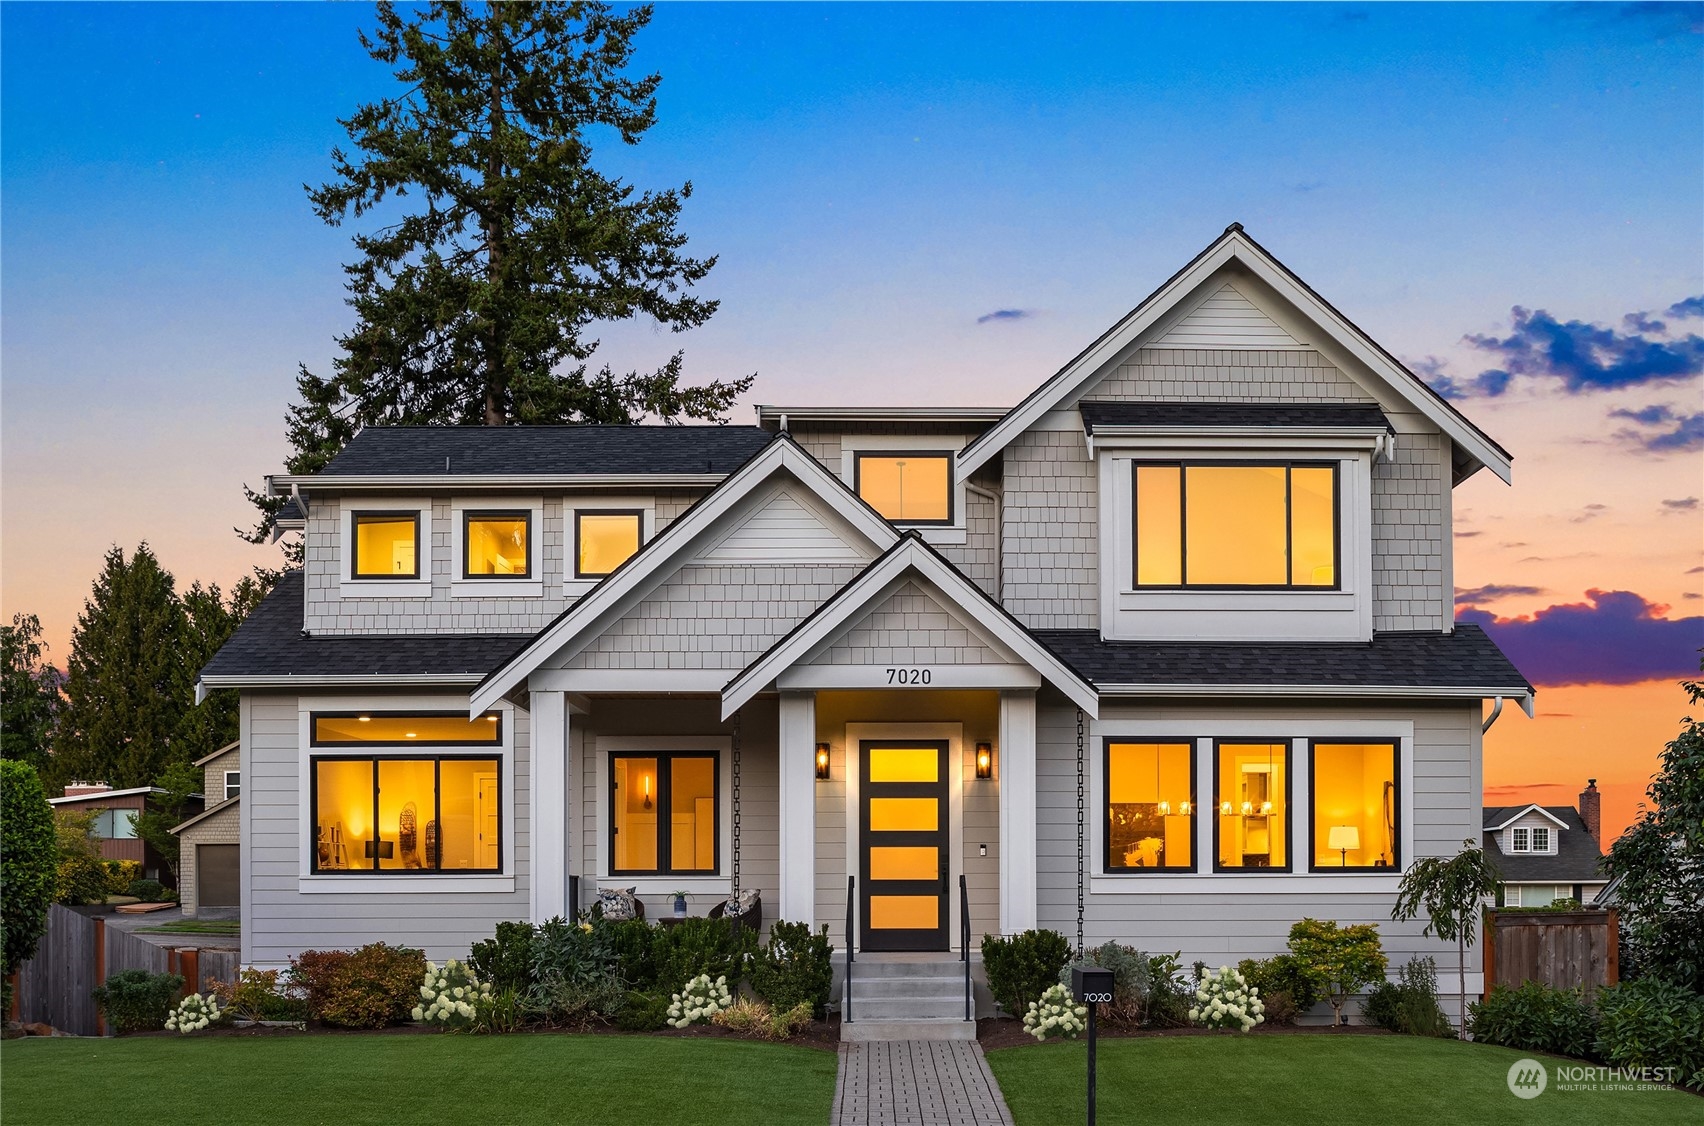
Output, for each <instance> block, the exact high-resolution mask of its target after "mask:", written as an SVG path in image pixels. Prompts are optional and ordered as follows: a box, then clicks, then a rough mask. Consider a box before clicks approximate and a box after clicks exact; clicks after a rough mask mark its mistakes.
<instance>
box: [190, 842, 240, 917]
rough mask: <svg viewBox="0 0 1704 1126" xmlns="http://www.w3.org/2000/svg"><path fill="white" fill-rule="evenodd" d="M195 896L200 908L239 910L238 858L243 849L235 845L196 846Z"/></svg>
mask: <svg viewBox="0 0 1704 1126" xmlns="http://www.w3.org/2000/svg"><path fill="white" fill-rule="evenodd" d="M195 848H196V852H195V879H196V888H195V896H196V901H197V903H198V904H199V905H200V906H202V907H240V906H242V899H241V893H240V892H239V891H238V890H237V888H238V883H237V870H238V868H239V864H238V862H237V857H238V854H239V852H240V851H241V849H242V846H241V845H234V844H204V845H196V846H195Z"/></svg>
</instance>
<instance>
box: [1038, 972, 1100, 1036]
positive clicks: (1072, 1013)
mask: <svg viewBox="0 0 1704 1126" xmlns="http://www.w3.org/2000/svg"><path fill="white" fill-rule="evenodd" d="M1088 1021H1089V1010H1088V1009H1087V1008H1085V1007H1084V1006H1082V1005H1079V1004H1077V1003H1076V1002H1075V1001H1073V1000H1072V999H1071V991H1070V990H1069V989H1067V988H1066V987H1065V986H1063V985H1054V986H1050V987H1049V988H1048V990H1047V992H1045V993H1043V994H1042V995H1041V999H1040V1000H1036V1001H1031V1002H1030V1007H1029V1012H1027V1013H1025V1014H1024V1031H1025V1032H1027V1033H1029V1034H1030V1035H1031V1036H1034V1037H1035V1038H1036V1039H1037V1040H1045V1039H1047V1038H1048V1037H1049V1036H1063V1037H1065V1038H1066V1039H1072V1040H1074V1039H1076V1038H1077V1037H1078V1036H1081V1035H1082V1034H1083V1030H1084V1029H1086V1028H1087V1027H1088V1026H1089V1024H1088Z"/></svg>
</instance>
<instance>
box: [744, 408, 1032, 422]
mask: <svg viewBox="0 0 1704 1126" xmlns="http://www.w3.org/2000/svg"><path fill="white" fill-rule="evenodd" d="M753 409H755V410H756V411H757V421H758V424H759V425H762V424H763V423H765V422H769V421H771V420H773V421H776V422H779V421H780V420H781V419H801V420H803V421H806V422H998V421H1000V419H1001V418H1002V417H1003V416H1004V415H1005V414H1006V411H1007V410H1008V409H1010V408H1007V407H787V406H776V405H774V404H772V403H758V404H756V406H755V407H754V408H753Z"/></svg>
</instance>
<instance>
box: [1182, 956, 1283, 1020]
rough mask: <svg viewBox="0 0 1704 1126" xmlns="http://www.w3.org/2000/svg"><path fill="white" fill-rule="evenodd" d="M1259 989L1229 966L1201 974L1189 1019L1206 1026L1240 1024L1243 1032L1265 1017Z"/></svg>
mask: <svg viewBox="0 0 1704 1126" xmlns="http://www.w3.org/2000/svg"><path fill="white" fill-rule="evenodd" d="M1265 1013H1266V1005H1265V1003H1264V1002H1262V1001H1261V999H1260V990H1259V989H1257V988H1255V987H1254V986H1252V985H1250V984H1249V983H1248V979H1247V978H1245V977H1243V975H1242V974H1241V973H1240V972H1238V971H1237V970H1233V969H1231V968H1230V967H1229V966H1220V967H1219V968H1218V969H1216V970H1208V971H1207V972H1206V973H1204V974H1202V975H1201V981H1200V983H1199V984H1198V985H1197V986H1196V987H1195V1005H1194V1006H1192V1007H1191V1008H1190V1010H1189V1019H1190V1020H1192V1021H1194V1022H1195V1023H1196V1024H1201V1025H1205V1026H1207V1027H1208V1028H1240V1029H1241V1030H1242V1031H1244V1032H1247V1031H1248V1030H1249V1029H1251V1028H1253V1027H1254V1026H1255V1025H1257V1024H1260V1023H1262V1022H1264V1021H1265V1020H1266V1016H1265Z"/></svg>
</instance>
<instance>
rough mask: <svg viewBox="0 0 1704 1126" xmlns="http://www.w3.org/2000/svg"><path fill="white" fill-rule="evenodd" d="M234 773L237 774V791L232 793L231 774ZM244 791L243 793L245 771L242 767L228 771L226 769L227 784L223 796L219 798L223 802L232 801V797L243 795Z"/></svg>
mask: <svg viewBox="0 0 1704 1126" xmlns="http://www.w3.org/2000/svg"><path fill="white" fill-rule="evenodd" d="M233 774H235V775H236V776H237V792H236V793H234V794H233V793H231V775H233ZM242 793H243V772H242V771H241V770H240V769H239V770H227V771H225V786H224V790H223V794H224V796H223V797H221V798H220V799H219V800H220V801H222V802H224V801H230V800H231V799H232V798H238V797H242Z"/></svg>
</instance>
